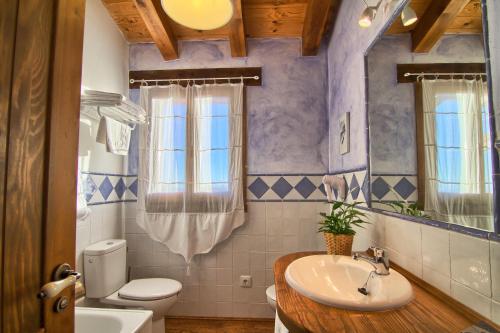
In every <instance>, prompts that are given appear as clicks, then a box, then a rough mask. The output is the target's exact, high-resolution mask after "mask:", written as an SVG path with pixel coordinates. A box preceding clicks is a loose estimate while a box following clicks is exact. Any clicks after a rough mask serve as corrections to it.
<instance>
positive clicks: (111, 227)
mask: <svg viewBox="0 0 500 333" xmlns="http://www.w3.org/2000/svg"><path fill="white" fill-rule="evenodd" d="M90 210H91V213H90V214H89V216H87V217H86V218H85V219H83V220H78V221H77V222H76V270H77V271H78V272H82V273H84V271H83V250H84V249H85V247H87V246H88V245H90V244H92V243H95V242H98V241H101V240H105V239H110V238H121V237H122V236H121V235H122V234H123V230H122V229H123V227H122V204H121V203H113V204H106V205H96V206H90Z"/></svg>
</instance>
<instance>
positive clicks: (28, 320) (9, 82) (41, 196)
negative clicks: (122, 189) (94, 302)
mask: <svg viewBox="0 0 500 333" xmlns="http://www.w3.org/2000/svg"><path fill="white" fill-rule="evenodd" d="M84 5H85V1H84V0H3V1H2V5H1V7H2V8H1V10H0V40H1V41H2V43H0V59H1V63H0V212H1V214H0V236H1V237H0V268H1V274H0V296H1V303H0V331H1V332H5V333H8V332H23V333H24V332H41V331H45V332H73V326H74V290H73V288H68V289H67V290H65V291H64V292H63V293H62V294H61V295H59V296H66V297H68V298H69V300H70V305H69V306H68V307H67V308H66V309H65V310H64V311H62V312H60V313H56V312H55V311H54V302H55V301H56V300H57V299H58V297H56V298H53V299H48V300H41V299H39V298H38V297H37V294H38V292H39V291H40V288H41V287H42V285H44V284H45V283H47V282H50V281H51V280H52V274H53V271H54V270H55V268H56V267H57V266H58V265H59V264H62V263H69V264H70V265H71V266H73V267H74V264H75V223H76V180H77V159H78V125H79V121H78V118H79V103H80V79H81V62H82V60H81V59H82V47H83V24H84V9H85V6H84Z"/></svg>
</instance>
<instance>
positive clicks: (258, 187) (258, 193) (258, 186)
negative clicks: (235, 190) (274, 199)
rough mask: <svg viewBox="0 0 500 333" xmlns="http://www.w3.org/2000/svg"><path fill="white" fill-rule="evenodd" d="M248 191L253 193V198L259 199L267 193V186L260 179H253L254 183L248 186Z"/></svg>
mask: <svg viewBox="0 0 500 333" xmlns="http://www.w3.org/2000/svg"><path fill="white" fill-rule="evenodd" d="M248 189H249V190H250V192H252V193H253V195H255V197H257V198H259V199H260V198H262V196H263V195H264V194H265V193H266V192H267V190H269V186H267V184H266V183H265V182H264V181H263V180H262V179H261V178H260V177H257V179H255V181H254V182H253V183H252V184H251V185H250V186H248Z"/></svg>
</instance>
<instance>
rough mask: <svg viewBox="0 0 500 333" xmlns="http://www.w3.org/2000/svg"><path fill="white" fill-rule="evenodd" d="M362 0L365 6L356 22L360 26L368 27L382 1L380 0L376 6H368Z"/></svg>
mask: <svg viewBox="0 0 500 333" xmlns="http://www.w3.org/2000/svg"><path fill="white" fill-rule="evenodd" d="M363 2H364V3H365V5H366V8H365V10H363V13H361V16H360V17H359V20H358V24H359V26H360V27H362V28H368V27H370V26H371V25H372V22H373V20H374V19H375V16H377V10H378V7H379V6H380V3H381V2H382V1H381V0H380V1H379V2H378V3H377V5H376V6H368V4H367V3H366V0H363Z"/></svg>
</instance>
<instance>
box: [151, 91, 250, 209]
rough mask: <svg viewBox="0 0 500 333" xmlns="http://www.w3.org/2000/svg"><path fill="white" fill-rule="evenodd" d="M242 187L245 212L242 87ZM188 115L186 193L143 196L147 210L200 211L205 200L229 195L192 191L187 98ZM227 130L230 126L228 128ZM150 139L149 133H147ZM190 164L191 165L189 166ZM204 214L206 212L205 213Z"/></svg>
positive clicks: (189, 103) (189, 121)
mask: <svg viewBox="0 0 500 333" xmlns="http://www.w3.org/2000/svg"><path fill="white" fill-rule="evenodd" d="M242 94H243V96H242V98H243V101H242V103H243V105H242V147H241V149H242V154H241V155H242V156H241V158H242V175H241V180H242V186H243V202H244V210H245V212H246V211H247V177H246V175H247V169H248V165H247V107H246V104H247V103H246V101H247V100H246V87H245V86H243V89H242ZM186 108H187V112H186V141H185V142H186V148H185V154H186V163H185V183H186V187H185V190H184V191H182V192H153V193H147V195H146V200H145V201H146V202H145V204H146V211H148V212H154V213H162V212H192V213H196V212H199V211H200V212H201V211H202V210H201V208H200V207H202V206H203V204H204V203H206V201H207V200H211V201H214V200H215V201H217V200H223V199H224V198H225V197H226V195H227V194H226V193H228V192H195V189H194V187H195V180H194V177H195V175H194V168H195V165H194V158H193V154H194V150H193V142H192V137H193V135H190V133H192V131H193V128H192V127H193V122H192V116H191V115H190V114H191V113H192V110H193V108H194V105H193V102H192V101H191V98H189V96H188V98H187V105H186ZM229 128H230V126H229ZM149 130H150V131H152V130H153V128H152V127H151V126H150V127H149ZM150 136H151V133H150ZM189 161H193V163H189ZM186 193H189V196H190V198H191V200H189V202H186V201H185V200H184V197H185V195H186ZM205 211H206V210H205Z"/></svg>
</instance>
